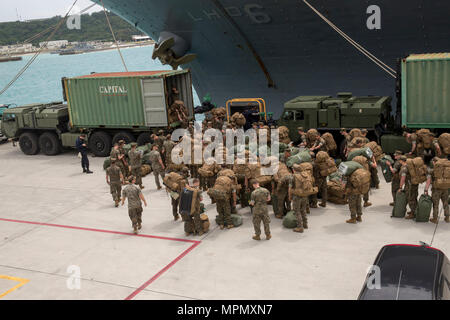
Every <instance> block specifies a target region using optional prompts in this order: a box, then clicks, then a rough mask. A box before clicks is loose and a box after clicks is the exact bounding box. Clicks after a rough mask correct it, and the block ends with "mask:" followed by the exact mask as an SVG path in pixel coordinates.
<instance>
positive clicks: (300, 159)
mask: <svg viewBox="0 0 450 320" xmlns="http://www.w3.org/2000/svg"><path fill="white" fill-rule="evenodd" d="M311 160H312V159H311V155H310V154H309V149H305V150H303V151H300V152H299V153H297V154H296V155H294V156H290V157H289V158H288V160H287V161H286V165H287V166H288V167H289V168H292V167H293V166H294V164H301V163H304V162H311Z"/></svg>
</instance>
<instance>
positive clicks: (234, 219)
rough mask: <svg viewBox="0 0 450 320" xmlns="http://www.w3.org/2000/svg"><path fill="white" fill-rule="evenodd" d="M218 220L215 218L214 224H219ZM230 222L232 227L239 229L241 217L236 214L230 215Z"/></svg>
mask: <svg viewBox="0 0 450 320" xmlns="http://www.w3.org/2000/svg"><path fill="white" fill-rule="evenodd" d="M218 218H219V216H216V224H219V223H218V222H217V220H218ZM231 220H232V222H233V225H234V226H235V227H239V226H240V225H242V217H241V216H240V215H238V214H232V215H231Z"/></svg>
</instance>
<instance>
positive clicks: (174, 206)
mask: <svg viewBox="0 0 450 320" xmlns="http://www.w3.org/2000/svg"><path fill="white" fill-rule="evenodd" d="M170 199H171V200H172V214H173V216H174V217H177V216H178V205H179V204H180V198H177V200H175V199H174V198H172V197H170Z"/></svg>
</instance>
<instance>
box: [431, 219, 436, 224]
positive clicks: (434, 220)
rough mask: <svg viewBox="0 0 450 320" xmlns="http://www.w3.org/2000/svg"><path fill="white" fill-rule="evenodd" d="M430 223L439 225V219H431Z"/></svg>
mask: <svg viewBox="0 0 450 320" xmlns="http://www.w3.org/2000/svg"><path fill="white" fill-rule="evenodd" d="M430 222H432V223H434V224H437V223H438V219H437V218H431V219H430Z"/></svg>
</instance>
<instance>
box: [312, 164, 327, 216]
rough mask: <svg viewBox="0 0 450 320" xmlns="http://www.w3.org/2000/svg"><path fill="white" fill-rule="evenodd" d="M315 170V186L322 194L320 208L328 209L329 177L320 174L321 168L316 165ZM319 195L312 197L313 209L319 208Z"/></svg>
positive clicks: (314, 165)
mask: <svg viewBox="0 0 450 320" xmlns="http://www.w3.org/2000/svg"><path fill="white" fill-rule="evenodd" d="M313 168H314V181H315V186H316V187H317V188H318V189H319V192H318V193H320V194H321V197H322V200H321V201H320V204H319V205H320V206H321V207H324V208H325V207H326V206H327V201H328V185H327V177H323V176H322V175H321V174H320V170H319V167H318V166H317V165H316V164H315V163H314V164H313ZM317 202H318V200H317V194H313V195H312V196H311V207H312V208H317Z"/></svg>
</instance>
